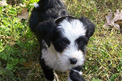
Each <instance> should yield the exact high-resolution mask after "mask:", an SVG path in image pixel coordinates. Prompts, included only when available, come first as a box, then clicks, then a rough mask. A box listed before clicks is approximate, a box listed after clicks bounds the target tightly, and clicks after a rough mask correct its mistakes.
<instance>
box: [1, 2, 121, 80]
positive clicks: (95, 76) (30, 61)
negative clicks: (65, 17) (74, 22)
mask: <svg viewBox="0 0 122 81" xmlns="http://www.w3.org/2000/svg"><path fill="white" fill-rule="evenodd" d="M33 3H34V1H30V2H29V1H27V0H22V6H20V5H14V6H13V7H12V6H11V5H7V6H5V7H0V81H17V80H19V81H23V80H24V81H44V75H43V73H42V70H41V67H40V65H39V63H38V56H39V45H38V42H37V39H36V37H35V36H34V35H33V34H32V33H31V32H30V30H29V27H28V20H29V19H25V20H24V19H23V20H21V19H19V18H18V17H17V14H18V13H19V12H20V11H21V10H22V9H23V7H24V8H28V10H29V14H30V13H31V10H32V8H33ZM121 3H122V1H121V0H65V4H66V6H67V9H68V11H69V13H70V14H71V15H73V16H75V17H80V16H81V15H84V16H85V17H88V18H89V19H90V20H91V21H92V22H94V23H95V25H96V30H95V33H94V35H93V36H92V37H91V38H90V41H89V43H88V46H87V55H86V61H85V64H84V68H83V77H84V78H85V79H86V81H122V42H121V40H122V33H121V32H119V31H116V30H115V29H114V28H108V29H106V28H104V27H103V25H104V24H105V23H106V19H105V16H106V15H107V13H108V12H109V11H112V13H115V12H116V10H117V9H119V10H122V5H121ZM57 73H58V74H59V78H60V80H61V81H66V78H67V76H66V74H67V72H65V73H61V72H57Z"/></svg>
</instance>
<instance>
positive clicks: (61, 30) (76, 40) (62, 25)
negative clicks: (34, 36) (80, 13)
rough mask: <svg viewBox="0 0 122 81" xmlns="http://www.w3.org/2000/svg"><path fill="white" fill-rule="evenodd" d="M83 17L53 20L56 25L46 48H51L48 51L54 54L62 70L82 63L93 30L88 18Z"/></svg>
mask: <svg viewBox="0 0 122 81" xmlns="http://www.w3.org/2000/svg"><path fill="white" fill-rule="evenodd" d="M84 19H85V18H84ZM84 19H76V18H73V17H63V18H60V19H58V20H56V21H55V26H56V27H55V29H54V30H53V34H52V35H51V33H50V35H51V38H50V39H51V41H48V42H51V44H50V43H48V42H47V45H48V46H49V48H48V50H52V51H50V52H53V53H54V54H56V55H55V56H56V58H57V59H58V60H57V61H59V63H60V66H62V67H61V69H62V70H63V71H65V70H69V69H72V68H73V67H76V66H79V65H83V63H84V60H85V51H86V45H87V42H88V39H89V37H90V36H91V35H92V34H93V32H94V25H93V24H92V23H91V22H90V21H89V20H88V19H85V20H84ZM86 26H87V27H86ZM88 26H89V27H91V28H88ZM89 29H91V30H89ZM92 30H93V31H92ZM45 42H46V40H45Z"/></svg>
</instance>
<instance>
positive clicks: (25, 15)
mask: <svg viewBox="0 0 122 81" xmlns="http://www.w3.org/2000/svg"><path fill="white" fill-rule="evenodd" d="M28 15H29V12H28V9H27V8H24V9H22V11H21V13H18V18H19V19H28Z"/></svg>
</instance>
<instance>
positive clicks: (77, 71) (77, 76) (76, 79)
mask: <svg viewBox="0 0 122 81" xmlns="http://www.w3.org/2000/svg"><path fill="white" fill-rule="evenodd" d="M81 69H82V67H81V66H78V67H76V68H73V69H72V70H70V72H69V77H68V81H85V79H84V78H83V77H82V72H81Z"/></svg>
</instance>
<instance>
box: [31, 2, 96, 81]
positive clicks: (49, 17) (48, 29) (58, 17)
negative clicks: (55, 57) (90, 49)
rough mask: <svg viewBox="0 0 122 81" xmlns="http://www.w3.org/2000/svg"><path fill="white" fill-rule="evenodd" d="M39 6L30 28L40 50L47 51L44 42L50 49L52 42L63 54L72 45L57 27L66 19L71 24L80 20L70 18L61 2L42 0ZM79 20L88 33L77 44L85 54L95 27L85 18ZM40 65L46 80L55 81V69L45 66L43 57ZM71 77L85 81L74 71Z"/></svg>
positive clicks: (34, 12) (79, 68)
mask: <svg viewBox="0 0 122 81" xmlns="http://www.w3.org/2000/svg"><path fill="white" fill-rule="evenodd" d="M38 4H39V7H37V8H33V10H32V13H31V16H30V20H29V27H30V29H31V31H32V32H33V33H34V34H35V35H36V36H37V39H38V41H39V43H40V50H42V48H45V49H46V47H45V44H43V42H44V43H46V44H47V45H48V47H50V43H51V42H52V44H53V45H54V48H55V50H56V51H58V52H60V53H61V52H63V51H64V49H65V48H66V47H67V45H68V44H70V41H69V40H68V39H67V38H64V37H62V35H61V31H60V29H58V28H57V26H59V24H60V23H61V22H62V21H63V20H64V19H65V18H67V19H68V21H69V22H70V21H72V20H73V19H78V18H74V17H71V16H69V14H68V11H67V9H66V8H65V6H64V4H63V2H61V0H40V1H39V2H38ZM79 20H80V21H81V22H82V23H83V24H84V25H85V27H86V30H87V32H86V36H85V37H79V38H78V39H77V40H76V41H75V42H76V44H77V45H78V49H79V50H82V51H83V52H85V49H84V48H85V46H86V45H87V43H88V39H89V38H90V37H91V36H92V35H93V33H94V30H95V28H94V27H95V25H94V24H93V23H92V22H91V21H90V20H89V19H87V18H85V17H81V18H79ZM81 32H82V31H81ZM81 40H82V41H81ZM40 64H41V67H42V69H43V72H44V74H45V77H46V79H48V80H50V81H52V80H53V79H54V74H53V68H50V67H49V66H48V65H46V64H45V61H44V59H43V58H42V56H41V55H40ZM73 69H75V70H77V71H81V69H82V67H81V66H78V67H75V68H73ZM69 75H70V78H71V79H72V81H85V80H84V79H83V78H82V76H81V75H80V74H78V73H77V72H74V71H73V70H71V71H70V74H69Z"/></svg>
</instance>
